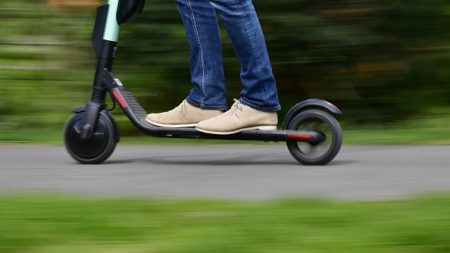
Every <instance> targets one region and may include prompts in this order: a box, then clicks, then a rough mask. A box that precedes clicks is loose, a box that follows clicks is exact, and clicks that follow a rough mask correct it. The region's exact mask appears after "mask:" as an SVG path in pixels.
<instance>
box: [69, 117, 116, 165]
mask: <svg viewBox="0 0 450 253" xmlns="http://www.w3.org/2000/svg"><path fill="white" fill-rule="evenodd" d="M83 124H84V113H77V114H75V115H74V116H72V117H71V118H70V119H69V120H68V121H67V123H66V126H65V127H64V144H65V147H66V149H67V151H68V152H69V154H70V155H71V156H72V157H73V158H74V159H75V160H76V161H78V162H80V163H84V164H98V163H102V162H104V161H105V160H106V159H108V158H109V157H110V156H111V154H112V153H113V152H114V150H115V148H116V144H117V142H118V130H117V126H116V123H115V122H114V119H113V118H112V117H111V116H110V115H109V114H108V113H107V112H105V111H102V112H100V114H99V119H98V122H97V126H96V128H95V130H94V133H93V136H92V138H91V139H90V140H83V139H81V129H82V125H83Z"/></svg>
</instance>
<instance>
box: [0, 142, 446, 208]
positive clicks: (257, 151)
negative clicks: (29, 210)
mask: <svg viewBox="0 0 450 253" xmlns="http://www.w3.org/2000/svg"><path fill="white" fill-rule="evenodd" d="M449 190H450V146H344V147H343V149H342V151H341V153H340V154H339V155H338V156H337V158H336V159H335V160H334V161H333V162H332V163H331V164H329V165H327V166H320V167H319V166H301V165H299V164H298V163H297V162H296V161H295V160H294V159H293V158H292V157H291V156H290V154H289V153H288V151H287V149H286V147H285V145H283V144H279V145H275V144H274V145H272V144H270V145H204V146H175V145H173V146H172V145H161V146H154V145H149V146H127V145H119V146H118V147H117V149H116V151H115V153H114V154H113V156H112V157H111V158H110V159H109V160H108V162H107V163H105V164H101V165H80V164H77V163H75V162H74V161H73V160H72V159H71V158H70V157H69V155H68V154H67V153H66V151H65V149H64V147H60V146H56V147H54V146H52V147H42V146H40V147H25V146H0V193H2V194H5V193H6V194H7V193H9V192H58V193H74V194H77V195H89V196H107V197H111V196H114V197H116V196H117V197H119V196H120V197H122V196H134V197H151V198H153V197H157V198H159V197H176V198H183V197H194V198H225V199H246V200H247V199H250V200H261V199H272V198H279V197H282V198H284V197H326V198H338V199H391V198H399V197H404V196H408V195H415V194H422V193H428V192H440V191H449Z"/></svg>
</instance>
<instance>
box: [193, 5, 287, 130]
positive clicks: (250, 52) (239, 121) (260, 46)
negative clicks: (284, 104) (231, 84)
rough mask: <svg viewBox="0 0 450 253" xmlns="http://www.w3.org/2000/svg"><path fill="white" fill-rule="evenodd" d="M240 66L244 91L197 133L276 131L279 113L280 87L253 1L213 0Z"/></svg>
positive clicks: (198, 128)
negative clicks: (229, 106)
mask: <svg viewBox="0 0 450 253" xmlns="http://www.w3.org/2000/svg"><path fill="white" fill-rule="evenodd" d="M211 4H212V6H213V7H214V8H215V9H216V10H217V11H218V13H219V16H220V17H221V18H222V20H223V22H224V25H225V27H226V29H227V32H228V35H229V37H230V39H231V41H232V43H233V47H234V49H235V51H236V54H237V56H238V58H239V61H240V63H241V81H242V83H243V85H244V88H243V89H242V91H241V94H240V98H239V100H238V101H236V103H235V104H234V105H233V106H232V108H231V109H230V110H228V111H227V112H225V113H223V114H221V115H218V116H216V117H213V118H211V119H208V120H204V121H201V122H200V123H198V124H197V126H196V128H197V130H199V131H201V132H204V133H209V134H234V133H238V132H240V131H243V130H249V129H263V130H273V129H276V126H277V123H278V117H277V113H276V111H278V110H280V103H279V101H278V95H277V87H276V83H275V78H274V76H273V73H272V67H271V64H270V59H269V54H268V52H267V47H266V43H265V40H264V35H263V32H262V29H261V25H260V23H259V19H258V16H257V14H256V11H255V8H254V6H253V4H252V2H251V0H214V1H211Z"/></svg>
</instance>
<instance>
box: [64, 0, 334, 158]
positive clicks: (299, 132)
mask: <svg viewBox="0 0 450 253" xmlns="http://www.w3.org/2000/svg"><path fill="white" fill-rule="evenodd" d="M144 3H145V0H108V3H107V4H104V5H102V6H100V7H98V9H97V15H96V21H95V27H94V31H93V36H92V42H93V46H94V49H95V53H96V55H97V69H96V73H95V78H94V82H93V89H92V95H91V98H90V100H89V101H88V102H87V104H86V105H84V106H82V107H80V108H77V109H75V110H74V111H73V113H74V115H73V116H72V117H71V118H70V119H69V120H68V121H67V123H66V125H65V127H64V143H65V147H66V149H67V151H68V152H69V154H70V155H71V156H72V157H73V158H74V159H75V160H76V161H78V162H79V163H83V164H98V163H102V162H104V161H105V160H107V159H108V158H109V157H110V156H111V154H112V153H113V152H114V149H115V147H116V144H117V143H118V142H119V128H118V125H117V124H116V122H115V121H114V119H113V116H112V114H111V113H110V111H109V109H107V106H106V104H105V103H106V102H105V100H106V95H107V94H108V93H109V94H110V95H111V97H112V100H113V102H114V103H115V104H118V105H119V106H120V107H121V108H122V110H123V112H124V113H125V114H126V115H127V116H128V118H129V119H130V121H131V122H132V123H133V124H134V125H135V126H136V127H137V128H138V129H139V130H140V131H142V132H143V133H145V134H148V135H151V136H156V137H170V138H194V139H226V140H261V141H266V142H286V144H287V147H288V150H289V152H290V153H291V155H292V156H293V157H294V158H295V159H296V160H297V161H298V162H300V163H301V164H305V165H325V164H327V163H329V162H330V161H331V160H333V158H334V157H335V156H336V155H337V154H338V152H339V150H340V148H341V146H342V130H341V127H340V124H339V122H338V121H337V119H336V117H337V116H339V115H342V113H341V111H340V110H339V109H338V108H337V107H336V106H334V105H333V104H331V103H329V102H327V101H324V100H320V99H308V100H305V101H302V102H299V103H297V104H296V105H294V106H293V107H292V108H291V109H290V110H289V111H288V113H287V114H286V116H285V119H284V121H283V125H282V130H272V131H268V130H246V131H242V132H239V133H237V134H232V135H213V134H205V133H201V132H199V131H197V130H196V129H195V128H167V127H158V126H154V125H152V124H150V123H148V122H147V121H146V120H145V117H146V116H147V112H146V111H145V110H144V108H143V107H142V106H141V105H140V104H139V102H138V101H137V100H136V99H135V97H134V96H133V95H132V93H131V92H129V91H128V90H126V89H125V86H124V84H123V83H122V82H121V81H120V80H119V78H117V76H116V75H114V74H113V72H112V65H113V61H114V59H115V58H116V53H117V41H118V38H119V31H120V27H121V25H123V24H125V23H127V22H129V21H130V20H131V19H133V18H134V17H135V16H137V15H138V14H139V13H141V12H142V10H143V8H144Z"/></svg>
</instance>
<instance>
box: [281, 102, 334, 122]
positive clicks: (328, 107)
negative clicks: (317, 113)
mask: <svg viewBox="0 0 450 253" xmlns="http://www.w3.org/2000/svg"><path fill="white" fill-rule="evenodd" d="M309 108H317V109H321V110H325V111H328V112H330V113H331V114H333V115H335V116H340V115H342V112H341V110H339V108H338V107H337V106H335V105H333V104H332V103H330V102H328V101H325V100H322V99H316V98H311V99H307V100H304V101H301V102H299V103H297V104H296V105H294V106H293V107H292V108H291V109H290V110H289V111H288V113H287V114H286V117H285V118H284V121H283V129H287V127H288V125H289V123H290V122H291V120H292V119H293V118H294V117H295V115H297V114H298V113H300V112H301V111H303V110H305V109H309Z"/></svg>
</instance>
